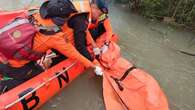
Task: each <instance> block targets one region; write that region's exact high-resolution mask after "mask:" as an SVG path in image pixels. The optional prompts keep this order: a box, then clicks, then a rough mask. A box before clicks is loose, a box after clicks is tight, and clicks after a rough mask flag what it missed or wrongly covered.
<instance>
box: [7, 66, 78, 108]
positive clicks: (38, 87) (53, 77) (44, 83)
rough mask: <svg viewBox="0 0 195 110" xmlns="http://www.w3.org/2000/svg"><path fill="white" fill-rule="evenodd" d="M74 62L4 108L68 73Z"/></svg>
mask: <svg viewBox="0 0 195 110" xmlns="http://www.w3.org/2000/svg"><path fill="white" fill-rule="evenodd" d="M75 64H76V62H74V63H72V64H71V65H70V66H69V67H67V68H66V69H64V70H63V71H62V72H60V73H58V74H56V75H54V76H52V77H51V78H49V79H48V80H46V81H45V82H43V83H41V84H39V85H38V86H37V87H35V88H34V89H33V90H32V91H30V92H28V93H27V94H25V95H23V96H22V97H20V98H19V99H17V100H15V101H14V102H12V103H10V104H8V105H6V106H5V107H4V108H5V109H8V108H10V107H12V106H13V105H15V104H17V103H19V102H20V101H22V100H23V99H25V98H26V97H27V96H29V95H31V94H32V93H34V92H36V91H37V90H38V89H40V88H41V87H43V86H45V85H46V84H47V83H49V82H50V81H52V80H54V79H55V78H57V77H58V76H60V75H62V74H64V72H66V71H68V70H69V69H71V68H72V67H73V66H75Z"/></svg>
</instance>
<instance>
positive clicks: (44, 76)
mask: <svg viewBox="0 0 195 110" xmlns="http://www.w3.org/2000/svg"><path fill="white" fill-rule="evenodd" d="M26 13H27V10H19V11H12V12H8V11H7V12H0V20H1V21H0V27H2V26H4V25H5V24H7V23H9V22H11V21H12V20H13V19H15V17H18V16H23V15H26ZM104 37H106V34H104V35H102V36H101V37H100V38H99V39H100V40H99V41H98V42H100V41H102V42H103V41H104ZM113 38H114V39H115V40H114V41H116V39H118V38H117V36H115V35H113ZM101 44H102V43H101ZM0 61H3V57H2V56H1V54H0ZM83 71H84V66H83V65H81V64H80V63H78V62H75V61H73V60H70V59H67V60H65V61H63V62H61V63H59V64H57V65H55V66H54V67H52V68H50V69H48V70H47V71H45V72H43V73H41V74H39V75H38V76H36V77H34V78H32V79H31V80H28V81H26V82H25V83H23V84H21V85H19V86H18V87H15V88H13V89H11V90H10V91H8V92H6V93H4V94H0V110H36V109H37V108H39V107H40V106H41V105H43V104H44V103H45V102H47V101H48V100H49V99H50V98H51V97H53V96H54V95H56V94H57V93H58V92H59V91H61V90H62V89H63V88H64V87H66V86H67V85H68V84H70V83H71V82H72V81H73V80H74V79H75V78H76V77H77V76H79V75H80V74H81V73H82V72H83ZM1 79H2V78H1V76H0V80H1Z"/></svg>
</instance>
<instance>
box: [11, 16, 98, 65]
mask: <svg viewBox="0 0 195 110" xmlns="http://www.w3.org/2000/svg"><path fill="white" fill-rule="evenodd" d="M34 17H35V19H36V20H37V21H38V24H42V25H44V26H51V24H53V23H52V21H51V20H50V19H46V20H45V19H41V17H40V15H39V14H35V15H34ZM49 49H56V50H58V51H59V52H61V53H62V54H63V55H65V56H67V57H68V58H71V59H75V60H78V61H80V62H81V63H83V64H84V66H86V67H93V66H94V65H93V63H92V62H90V61H89V60H87V59H86V58H85V57H84V56H82V55H81V54H80V53H79V52H78V51H77V50H76V49H75V48H74V46H73V45H72V44H71V42H69V41H68V40H66V39H65V34H64V33H62V32H59V33H56V34H55V35H44V34H41V33H39V32H38V33H37V34H36V36H35V38H34V44H33V50H34V51H37V52H46V51H48V50H49ZM28 62H29V61H26V60H23V61H18V60H9V64H10V65H11V66H13V67H21V66H23V65H25V64H27V63H28Z"/></svg>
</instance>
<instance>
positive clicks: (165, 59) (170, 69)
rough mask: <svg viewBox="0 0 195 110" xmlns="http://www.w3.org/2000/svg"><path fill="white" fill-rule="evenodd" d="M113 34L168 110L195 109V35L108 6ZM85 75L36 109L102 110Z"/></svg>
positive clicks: (9, 2) (97, 91)
mask: <svg viewBox="0 0 195 110" xmlns="http://www.w3.org/2000/svg"><path fill="white" fill-rule="evenodd" d="M41 2H42V1H39V0H33V2H32V4H31V0H1V2H0V7H1V9H6V10H11V9H16V8H21V7H24V6H28V4H31V6H34V5H35V4H39V3H41ZM110 18H111V21H112V26H113V29H114V31H115V32H116V33H117V34H118V35H119V36H120V42H119V44H120V46H121V49H122V54H123V55H124V57H126V58H127V59H129V60H130V61H131V62H133V63H135V64H136V65H137V66H138V67H140V68H143V69H145V70H146V71H148V72H149V73H151V75H153V76H154V77H155V78H156V80H158V82H159V83H160V85H161V87H162V89H163V90H164V91H165V93H166V94H167V96H168V99H169V103H170V108H171V110H195V57H193V56H188V55H185V54H182V53H180V52H179V51H178V50H184V51H187V52H190V53H195V35H194V33H192V32H189V31H187V30H184V29H179V28H175V27H171V26H169V25H166V24H162V23H158V22H154V21H153V20H146V19H145V18H143V17H140V16H138V15H136V14H132V13H131V12H130V10H129V9H128V7H127V6H125V5H119V4H114V5H112V6H111V7H110ZM91 72H92V71H91V70H89V71H87V72H85V73H84V74H83V75H81V76H80V77H79V78H77V79H76V80H75V81H74V82H73V83H71V84H70V85H69V86H68V87H67V88H65V89H64V90H63V91H62V92H61V93H59V94H58V95H57V96H55V97H54V98H52V99H51V100H49V101H48V102H47V103H46V104H45V105H44V106H42V107H41V108H40V109H39V110H104V104H103V99H102V84H101V79H100V78H93V77H91V75H90V74H91Z"/></svg>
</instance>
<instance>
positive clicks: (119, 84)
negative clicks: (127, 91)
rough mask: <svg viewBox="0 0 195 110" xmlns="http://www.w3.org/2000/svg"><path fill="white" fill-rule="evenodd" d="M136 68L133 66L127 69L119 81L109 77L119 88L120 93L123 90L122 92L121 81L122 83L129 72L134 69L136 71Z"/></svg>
mask: <svg viewBox="0 0 195 110" xmlns="http://www.w3.org/2000/svg"><path fill="white" fill-rule="evenodd" d="M136 68H137V67H135V66H132V67H131V68H129V69H128V70H127V71H126V72H125V73H124V74H123V76H122V77H121V78H120V79H118V78H115V77H113V76H111V78H112V79H113V80H114V81H115V83H116V84H117V85H118V88H119V90H120V91H123V90H124V88H123V86H122V85H121V81H123V80H124V79H125V78H126V77H127V76H128V75H129V73H130V72H131V71H133V70H134V69H136Z"/></svg>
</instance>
